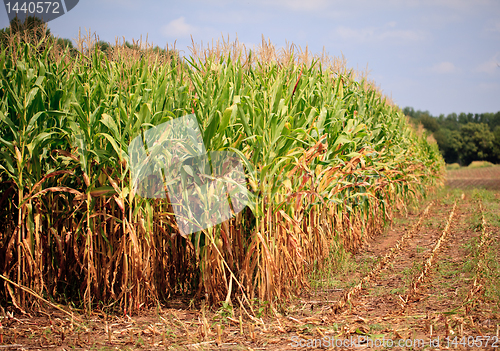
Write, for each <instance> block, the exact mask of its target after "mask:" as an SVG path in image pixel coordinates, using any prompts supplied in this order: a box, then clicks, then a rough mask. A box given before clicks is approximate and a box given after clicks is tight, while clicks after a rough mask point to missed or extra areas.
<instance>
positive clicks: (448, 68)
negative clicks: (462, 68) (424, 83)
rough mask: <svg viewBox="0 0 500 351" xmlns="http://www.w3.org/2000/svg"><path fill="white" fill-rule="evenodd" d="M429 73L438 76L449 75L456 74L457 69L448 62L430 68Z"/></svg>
mask: <svg viewBox="0 0 500 351" xmlns="http://www.w3.org/2000/svg"><path fill="white" fill-rule="evenodd" d="M431 71H432V72H434V73H438V74H449V73H456V72H458V68H457V67H456V66H455V65H454V64H453V63H452V62H449V61H443V62H440V63H437V64H435V65H434V66H432V68H431Z"/></svg>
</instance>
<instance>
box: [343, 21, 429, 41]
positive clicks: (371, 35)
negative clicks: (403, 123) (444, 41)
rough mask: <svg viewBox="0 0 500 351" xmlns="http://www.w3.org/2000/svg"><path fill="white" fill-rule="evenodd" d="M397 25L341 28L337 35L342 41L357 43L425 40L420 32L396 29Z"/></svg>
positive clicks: (392, 23)
mask: <svg viewBox="0 0 500 351" xmlns="http://www.w3.org/2000/svg"><path fill="white" fill-rule="evenodd" d="M396 25H397V23H396V22H389V23H387V24H386V25H384V26H382V27H365V28H351V27H345V26H340V27H338V28H337V30H336V31H335V33H336V34H337V35H338V36H339V37H340V38H342V39H345V40H348V41H355V42H360V43H363V42H369V41H370V42H381V41H394V40H396V41H404V42H410V41H411V42H415V41H420V40H423V39H425V35H424V34H423V33H422V32H420V31H415V30H401V29H395V27H396Z"/></svg>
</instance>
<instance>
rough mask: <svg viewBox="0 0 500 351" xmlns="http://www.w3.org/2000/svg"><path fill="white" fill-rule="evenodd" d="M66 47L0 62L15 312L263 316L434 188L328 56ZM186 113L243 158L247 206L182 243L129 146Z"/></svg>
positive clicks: (393, 114) (3, 262)
mask: <svg viewBox="0 0 500 351" xmlns="http://www.w3.org/2000/svg"><path fill="white" fill-rule="evenodd" d="M80 44H81V45H80V52H79V54H78V55H70V53H69V51H62V50H61V49H60V48H58V47H56V46H54V45H48V44H47V43H44V45H40V44H29V43H23V42H21V41H18V42H16V43H14V45H11V46H9V47H7V48H2V52H1V54H0V177H1V178H0V243H1V244H0V274H1V275H2V277H3V278H4V279H1V280H0V282H1V284H0V286H1V288H0V299H1V301H9V303H12V304H13V305H15V306H16V307H17V308H19V309H31V308H35V307H37V306H38V304H40V301H39V299H37V298H35V297H34V296H35V294H37V295H39V296H45V297H49V298H51V299H54V300H56V301H61V302H65V303H68V302H73V303H75V304H76V305H77V306H79V307H81V308H84V309H86V310H91V309H93V308H96V307H107V308H114V309H116V310H117V311H125V312H126V313H133V312H135V311H137V310H139V309H141V308H143V307H146V306H153V305H155V304H157V303H158V302H166V301H168V300H169V299H170V298H172V297H173V296H179V295H183V296H192V297H193V298H195V299H201V298H205V297H207V298H208V300H209V301H210V302H211V303H219V302H223V301H226V302H229V303H232V302H234V301H237V299H238V300H239V301H240V302H241V303H244V304H249V305H250V306H251V304H250V301H252V300H253V299H259V300H260V301H269V302H270V303H271V305H272V304H274V302H276V301H279V300H281V299H287V298H290V297H291V296H293V295H295V294H298V293H299V292H300V291H302V290H303V289H307V288H308V286H309V282H308V277H309V275H310V274H311V272H312V271H313V270H315V269H321V266H322V264H323V262H324V260H325V259H326V258H327V257H328V256H329V255H330V254H331V252H332V251H334V250H338V249H340V248H341V247H344V248H346V249H347V250H350V251H356V250H357V249H358V248H359V247H360V245H361V244H362V243H363V241H364V240H365V239H366V238H369V237H371V236H374V235H376V234H377V233H380V231H381V230H382V229H383V227H384V225H385V224H386V223H387V222H388V221H390V219H391V217H392V214H393V212H394V211H395V209H399V210H404V209H405V208H406V206H408V205H409V204H411V203H412V202H415V201H418V200H420V199H421V198H422V197H423V196H425V194H426V192H428V191H429V190H430V189H432V188H433V187H436V186H440V185H442V183H443V161H442V158H441V156H440V153H439V151H438V149H437V146H436V145H435V144H433V143H430V142H428V140H427V139H426V136H425V134H423V133H421V132H418V131H415V130H413V129H411V128H410V127H409V125H408V122H407V120H406V117H405V116H404V115H403V114H402V112H401V111H400V109H399V108H398V107H397V106H394V105H393V104H392V103H391V102H390V100H388V99H387V98H386V97H384V95H383V94H382V93H381V92H380V91H379V89H378V88H377V87H376V86H374V84H372V83H370V82H368V81H367V80H366V79H363V78H361V77H358V75H357V74H356V72H354V71H351V70H348V69H347V68H346V67H345V63H344V62H343V61H342V60H338V59H332V58H329V57H328V56H325V55H323V56H311V55H310V53H308V52H307V51H302V50H300V49H299V48H297V47H294V46H291V47H288V48H285V49H283V50H282V51H279V50H276V49H275V48H274V47H273V46H272V44H271V43H268V42H265V41H263V43H262V45H261V47H260V48H257V49H256V50H255V51H249V50H246V49H245V48H244V47H243V46H242V45H239V44H238V42H234V43H229V42H226V41H224V42H223V43H222V44H219V43H217V44H214V45H212V46H211V47H207V48H203V47H200V46H196V45H193V47H192V50H191V51H192V52H191V56H189V57H187V58H176V57H168V58H165V57H162V56H161V55H159V54H154V53H150V54H148V52H147V51H146V50H134V49H130V48H126V47H123V46H118V45H117V46H115V47H113V50H112V52H108V53H107V55H105V54H104V53H102V52H100V51H99V50H98V49H92V45H87V46H84V45H83V41H82V42H81V43H80ZM191 114H193V115H195V116H196V119H197V121H198V124H199V127H200V130H201V132H202V137H203V143H204V146H205V148H206V150H207V152H208V151H230V152H232V153H234V154H236V155H238V156H239V157H240V158H241V160H242V162H243V163H244V165H245V172H246V173H245V174H246V179H247V186H248V190H249V193H250V194H251V202H250V203H249V204H248V206H247V207H246V208H245V209H244V210H243V211H241V212H239V213H237V214H236V215H235V216H233V217H232V218H231V219H230V220H228V221H225V222H223V223H221V224H217V225H215V226H214V227H211V228H208V229H204V230H201V231H198V232H195V233H192V234H189V235H183V234H182V233H181V232H180V231H179V230H178V227H177V225H176V220H175V216H174V213H173V211H172V205H171V204H170V203H169V202H168V199H147V198H142V197H140V196H138V195H137V194H136V193H135V191H134V189H133V184H132V181H131V165H130V157H129V156H130V155H129V152H128V147H129V144H130V142H131V141H132V140H133V139H134V138H136V137H137V136H139V135H141V134H143V133H144V132H145V131H147V130H149V129H150V128H152V127H154V126H157V125H159V124H161V123H165V122H168V121H171V120H173V119H175V118H179V117H183V116H186V115H191ZM7 279H8V280H10V281H11V282H13V283H15V284H11V283H9V282H8V281H7ZM19 287H24V288H25V289H20V288H19ZM28 291H29V292H32V293H28Z"/></svg>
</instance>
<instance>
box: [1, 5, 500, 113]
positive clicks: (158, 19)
mask: <svg viewBox="0 0 500 351" xmlns="http://www.w3.org/2000/svg"><path fill="white" fill-rule="evenodd" d="M6 26H8V18H7V13H6V11H5V10H3V9H0V28H3V27H6ZM49 28H50V30H51V32H52V33H53V34H55V35H57V36H59V37H63V38H70V39H74V38H76V37H77V36H78V31H79V29H81V30H82V31H85V30H89V29H90V31H91V32H92V33H94V32H95V33H96V34H97V35H98V36H99V38H100V39H101V40H105V41H109V42H112V43H114V42H115V39H116V38H117V37H118V38H122V37H125V39H126V40H128V41H130V42H131V41H132V39H139V38H140V36H141V35H142V37H143V39H145V38H146V35H147V37H148V41H149V42H153V43H154V44H156V45H158V46H160V47H165V46H166V44H167V43H169V45H172V43H173V42H174V41H176V48H177V49H180V50H182V51H183V53H184V54H185V55H189V53H190V51H189V49H188V46H190V44H191V35H192V37H193V39H194V40H195V42H197V43H200V42H203V43H207V42H211V41H212V39H215V40H216V39H220V38H221V36H222V35H224V36H226V37H227V35H229V38H230V39H234V38H236V36H238V39H239V41H240V42H242V43H244V44H245V45H246V46H247V47H250V48H251V47H252V46H253V45H258V44H259V43H261V41H262V35H264V37H265V38H266V39H270V40H271V42H272V43H274V44H275V45H276V46H277V47H281V46H284V45H285V43H286V42H289V43H291V42H293V43H294V44H296V45H300V46H301V47H302V48H305V46H306V45H307V46H308V48H309V50H310V51H312V52H315V53H320V52H321V51H322V50H323V48H325V50H326V52H328V53H329V54H330V55H332V56H341V55H344V56H345V58H346V59H347V65H348V67H352V68H358V69H360V70H364V69H365V68H366V66H367V65H368V69H369V71H370V75H369V77H370V78H371V79H372V80H374V81H375V82H376V84H377V85H379V86H380V88H381V89H382V90H383V92H384V93H385V94H387V95H388V96H391V97H392V99H393V100H394V102H395V103H396V104H398V105H399V106H400V107H405V106H412V107H414V108H415V109H420V110H429V111H430V112H431V114H433V115H439V114H441V113H444V114H448V113H451V112H472V113H480V112H497V111H500V67H499V65H500V1H499V0H406V1H403V0H382V1H374V0H371V1H370V0H354V1H345V0H343V1H328V0H309V1H307V0H275V1H272V0H267V1H266V0H253V1H234V0H233V1H231V0H204V1H201V0H185V1H160V0H144V1H133V0H80V2H79V3H78V5H77V6H76V7H75V8H74V9H73V10H72V11H70V12H69V13H67V14H65V15H63V16H61V17H59V18H57V19H55V20H53V21H51V22H49Z"/></svg>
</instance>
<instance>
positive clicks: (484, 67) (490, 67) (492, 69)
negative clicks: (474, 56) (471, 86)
mask: <svg viewBox="0 0 500 351" xmlns="http://www.w3.org/2000/svg"><path fill="white" fill-rule="evenodd" d="M499 65H500V52H497V53H496V55H495V56H493V57H492V58H491V59H489V60H488V61H486V62H483V63H481V64H480V65H478V66H477V67H476V69H475V71H476V72H480V73H487V74H495V73H500V67H499Z"/></svg>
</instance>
